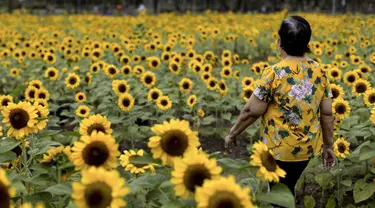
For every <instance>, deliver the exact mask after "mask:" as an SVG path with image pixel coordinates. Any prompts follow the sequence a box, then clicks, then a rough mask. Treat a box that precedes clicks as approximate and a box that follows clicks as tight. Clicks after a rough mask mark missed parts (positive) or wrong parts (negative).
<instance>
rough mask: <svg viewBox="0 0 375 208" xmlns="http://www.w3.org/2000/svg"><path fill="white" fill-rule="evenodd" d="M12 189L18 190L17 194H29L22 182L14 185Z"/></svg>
mask: <svg viewBox="0 0 375 208" xmlns="http://www.w3.org/2000/svg"><path fill="white" fill-rule="evenodd" d="M12 187H14V188H15V189H16V191H17V193H27V189H26V187H25V186H24V185H23V183H22V182H21V181H18V182H15V183H12Z"/></svg>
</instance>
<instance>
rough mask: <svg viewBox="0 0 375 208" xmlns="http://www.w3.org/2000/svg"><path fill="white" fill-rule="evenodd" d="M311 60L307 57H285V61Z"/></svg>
mask: <svg viewBox="0 0 375 208" xmlns="http://www.w3.org/2000/svg"><path fill="white" fill-rule="evenodd" d="M309 60H311V59H310V58H309V57H307V56H289V55H286V56H285V57H284V61H309Z"/></svg>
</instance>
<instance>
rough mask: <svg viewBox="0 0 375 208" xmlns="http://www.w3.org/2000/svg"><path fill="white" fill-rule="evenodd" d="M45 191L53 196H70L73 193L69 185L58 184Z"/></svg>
mask: <svg viewBox="0 0 375 208" xmlns="http://www.w3.org/2000/svg"><path fill="white" fill-rule="evenodd" d="M44 191H45V192H49V193H51V194H52V195H70V194H71V193H72V188H71V187H70V186H69V185H68V184H56V185H54V186H50V187H48V188H47V189H46V190H44Z"/></svg>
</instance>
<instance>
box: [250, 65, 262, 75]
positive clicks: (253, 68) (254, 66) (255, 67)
mask: <svg viewBox="0 0 375 208" xmlns="http://www.w3.org/2000/svg"><path fill="white" fill-rule="evenodd" d="M251 71H253V72H254V73H255V74H257V75H259V74H260V73H261V72H262V68H261V67H260V66H259V64H258V63H256V64H253V65H252V67H251Z"/></svg>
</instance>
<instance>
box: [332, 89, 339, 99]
mask: <svg viewBox="0 0 375 208" xmlns="http://www.w3.org/2000/svg"><path fill="white" fill-rule="evenodd" d="M332 96H333V98H337V97H338V96H339V92H338V91H337V90H336V89H332Z"/></svg>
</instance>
